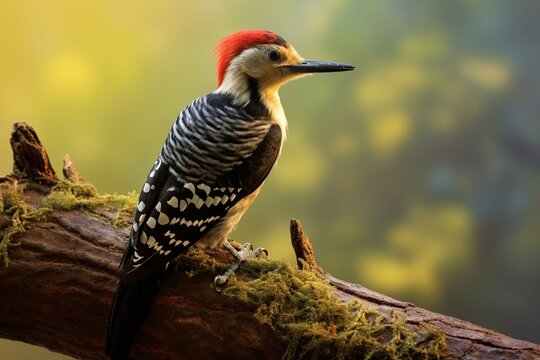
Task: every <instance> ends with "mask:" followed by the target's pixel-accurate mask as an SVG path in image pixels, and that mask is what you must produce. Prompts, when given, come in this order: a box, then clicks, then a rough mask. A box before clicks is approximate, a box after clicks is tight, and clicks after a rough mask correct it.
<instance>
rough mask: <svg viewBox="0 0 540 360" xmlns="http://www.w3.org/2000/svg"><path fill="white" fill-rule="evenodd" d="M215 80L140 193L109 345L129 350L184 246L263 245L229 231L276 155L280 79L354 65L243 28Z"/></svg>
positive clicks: (220, 49) (220, 56)
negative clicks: (304, 53) (234, 240)
mask: <svg viewBox="0 0 540 360" xmlns="http://www.w3.org/2000/svg"><path fill="white" fill-rule="evenodd" d="M215 54H216V56H217V80H218V87H217V89H216V90H215V91H213V92H211V93H209V94H207V95H205V96H202V97H199V98H197V99H195V100H193V101H192V102H191V103H190V104H189V105H188V106H187V107H186V108H185V109H184V110H183V111H182V112H181V113H180V114H179V115H178V116H177V117H176V120H175V121H174V123H173V125H172V128H171V130H170V132H169V134H168V136H167V138H166V140H165V144H164V145H163V147H162V149H161V151H160V153H159V156H158V158H157V160H156V161H155V163H154V164H153V166H152V168H151V170H150V172H149V174H148V176H147V178H146V181H145V183H144V185H143V187H142V190H141V193H140V195H139V199H138V203H137V208H136V210H135V214H134V218H133V222H132V224H131V230H130V240H129V242H128V244H127V247H126V249H125V252H124V255H123V257H122V260H121V262H120V266H119V275H120V280H119V282H118V287H117V291H116V295H115V298H114V301H113V305H112V308H111V313H110V317H109V328H108V333H107V343H106V353H107V356H108V358H109V359H111V360H123V359H128V358H129V353H130V349H131V346H132V342H133V340H134V337H135V334H136V333H137V331H138V329H139V327H140V326H141V325H142V323H143V322H144V319H145V317H146V315H147V313H148V311H149V309H150V307H151V305H152V299H153V297H154V296H155V295H156V294H157V292H158V289H159V283H160V281H161V280H162V279H163V277H164V276H165V274H166V270H167V267H168V265H169V263H170V262H171V261H173V260H174V259H175V258H176V257H177V256H178V255H179V254H181V253H183V252H185V251H186V250H187V249H189V248H190V247H191V246H193V245H195V244H197V245H198V246H209V247H215V246H220V245H222V246H225V247H226V248H227V249H228V250H229V251H230V252H231V253H232V254H233V255H234V257H235V258H236V259H237V260H236V262H235V263H234V264H233V265H232V266H231V268H230V269H229V270H227V272H226V273H225V274H223V275H220V276H216V279H215V285H216V286H220V285H223V284H224V283H226V281H227V278H228V276H229V275H230V274H231V273H232V272H233V271H234V270H235V269H236V268H237V267H238V266H239V264H240V263H241V262H242V261H244V260H245V259H247V258H249V257H253V256H258V255H260V254H261V253H264V252H266V250H265V249H263V248H258V249H256V250H254V251H250V249H251V246H250V244H249V243H246V244H244V246H243V247H242V249H241V250H240V251H237V250H236V249H235V248H234V247H233V246H232V245H231V244H230V243H229V242H228V235H229V233H230V232H231V231H232V230H233V229H234V228H235V227H236V225H237V224H238V222H239V221H240V218H241V217H242V215H243V214H244V213H245V211H246V210H247V209H248V208H249V206H250V205H251V204H252V203H253V201H254V200H255V198H256V197H257V195H258V194H259V192H260V190H261V187H262V186H263V183H264V182H265V179H266V177H267V176H268V174H269V172H270V171H271V170H272V168H273V166H274V164H275V163H276V161H277V160H278V158H279V157H280V154H281V150H282V146H283V142H284V140H285V138H286V133H287V120H286V117H285V113H284V111H283V107H282V105H281V101H280V97H279V94H278V90H279V88H280V87H281V86H282V85H284V84H285V83H287V82H289V81H291V80H294V79H297V78H300V77H302V76H305V75H308V74H311V73H319V72H339V71H349V70H353V69H354V66H352V65H347V64H341V63H336V62H328V61H317V60H306V59H304V58H303V57H301V56H300V55H299V54H298V52H297V51H296V50H295V48H294V47H293V46H292V45H291V44H290V43H289V42H287V41H286V40H284V39H283V38H282V37H281V36H279V35H278V34H276V33H274V32H272V31H268V30H258V29H257V30H242V31H238V32H235V33H233V34H231V35H229V36H227V37H225V38H224V39H222V40H221V41H220V42H219V43H218V45H217V46H216V48H215Z"/></svg>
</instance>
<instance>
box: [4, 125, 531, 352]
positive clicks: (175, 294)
mask: <svg viewBox="0 0 540 360" xmlns="http://www.w3.org/2000/svg"><path fill="white" fill-rule="evenodd" d="M30 129H31V128H30V127H29V126H27V125H25V124H15V125H14V132H13V134H14V135H13V136H12V145H13V143H15V146H13V150H14V152H15V153H16V154H14V158H15V159H17V160H16V162H15V171H14V174H15V175H16V177H17V178H18V179H17V180H14V178H13V176H12V177H6V178H4V179H3V181H4V182H7V181H18V182H20V183H23V184H24V188H25V191H24V200H25V202H26V203H27V204H28V205H29V206H30V207H32V208H37V207H39V205H40V203H41V201H42V198H43V196H44V195H46V194H47V193H48V192H49V191H50V185H51V184H53V183H55V182H56V181H57V178H56V175H55V173H54V170H52V167H51V166H50V163H49V162H48V157H47V156H46V152H45V151H44V150H43V148H42V146H41V144H40V143H39V140H38V138H37V136H36V135H35V132H33V130H32V131H30ZM28 146H29V147H30V148H31V149H32V151H31V152H30V153H31V154H32V156H31V158H28V157H25V155H24V153H25V152H27V153H28V151H25V150H24V149H27V147H28ZM36 155H38V156H36ZM45 160H46V161H45ZM17 164H24V166H23V168H22V169H21V168H18V167H17V166H18V165H17ZM29 164H33V165H32V166H29ZM77 178H79V175H78V174H77ZM0 195H1V194H0ZM0 199H1V197H0ZM4 210H5V209H4ZM98 215H99V216H96V213H95V212H94V213H89V212H87V211H82V210H69V211H60V210H53V211H52V212H51V213H49V214H48V215H47V217H46V218H45V219H44V220H40V221H32V222H31V223H28V224H27V226H26V230H25V231H24V232H23V233H20V234H17V236H16V237H15V239H16V240H17V241H18V242H19V243H20V246H17V247H10V249H9V257H10V263H9V266H7V267H4V268H0V294H1V302H0V337H3V338H8V339H13V340H20V341H24V342H27V343H32V344H36V345H40V346H44V347H47V348H49V349H51V350H53V351H57V352H60V353H63V354H67V355H71V356H73V357H76V358H82V359H103V358H104V346H105V345H104V343H105V334H106V330H107V319H108V315H109V310H110V306H111V302H112V299H113V296H114V292H115V290H116V284H117V281H118V276H117V272H116V268H117V265H118V263H119V261H120V258H121V255H122V250H123V249H124V247H125V246H126V244H127V239H128V229H127V228H126V227H122V228H116V227H115V226H114V225H113V224H112V222H111V221H110V218H111V217H112V213H111V210H110V209H107V208H106V207H103V208H102V209H101V210H100V211H99V212H98ZM13 216H14V215H13V214H9V213H7V212H6V211H3V212H0V235H1V236H3V235H5V234H6V232H7V230H8V228H9V226H10V225H11V224H12V221H13ZM291 238H292V241H293V246H294V249H295V251H296V255H297V258H298V259H299V260H298V262H299V266H304V265H303V264H307V265H309V267H310V268H314V267H317V266H316V263H315V256H314V253H313V248H312V246H311V243H310V241H309V239H308V237H307V236H306V235H305V234H304V233H303V231H302V228H301V225H300V223H299V222H298V221H292V222H291ZM12 240H13V239H12ZM211 255H212V256H213V257H215V258H216V259H217V260H218V261H221V262H229V261H231V260H232V258H231V257H230V255H229V254H228V252H226V251H223V250H220V249H218V250H213V251H212V253H211ZM300 259H301V260H300ZM317 268H318V267H317ZM318 269H319V270H318V271H319V272H320V273H321V274H324V276H326V277H327V278H328V280H329V281H330V283H331V284H332V285H333V286H334V287H335V291H336V294H337V295H338V299H339V300H337V301H344V302H348V301H351V300H358V301H360V302H362V303H363V304H365V305H366V306H367V307H370V308H376V309H377V310H378V311H380V312H381V313H384V314H391V313H398V314H401V315H403V316H404V318H405V322H406V325H407V328H408V329H410V330H411V331H424V330H425V329H426V328H430V329H434V330H436V331H439V332H441V333H442V334H443V335H444V337H445V339H446V343H447V349H446V350H445V354H444V355H443V356H442V357H444V358H449V359H503V358H504V359H538V358H540V346H539V345H536V344H533V343H529V342H526V341H521V340H516V339H513V338H510V337H507V336H505V335H502V334H499V333H496V332H494V331H491V330H488V329H485V328H482V327H480V326H477V325H474V324H471V323H469V322H466V321H463V320H459V319H455V318H452V317H448V316H445V315H442V314H437V313H433V312H430V311H428V310H424V309H421V308H419V307H416V306H414V305H413V304H410V303H406V302H402V301H398V300H395V299H392V298H390V297H388V296H385V295H383V294H379V293H376V292H374V291H371V290H369V289H367V288H365V287H362V286H360V285H356V284H351V283H348V282H346V281H343V280H340V279H336V278H334V277H332V276H331V275H329V274H326V273H324V271H323V270H322V269H320V268H318ZM214 275H215V274H212V272H201V273H199V274H197V275H195V276H190V274H188V273H186V272H180V271H173V272H170V274H169V275H168V276H167V277H166V278H165V280H164V281H163V283H162V284H161V288H160V292H159V294H158V295H157V297H156V298H155V302H154V306H153V307H152V309H151V312H150V314H149V315H148V318H147V321H146V322H145V323H144V325H143V327H142V328H141V330H140V331H139V333H138V335H137V337H136V339H135V342H134V346H133V349H132V350H133V351H132V356H133V358H134V359H225V358H235V359H253V358H262V359H279V358H281V357H282V355H283V353H284V351H285V349H286V347H287V344H288V339H287V338H284V337H283V336H281V335H280V334H279V333H278V332H277V331H276V330H275V329H273V328H271V327H270V326H268V325H263V324H261V323H259V321H258V320H257V319H256V318H255V317H254V311H255V308H256V307H255V306H253V305H250V304H248V303H244V302H240V301H238V300H236V299H234V298H233V297H228V296H224V295H222V294H220V293H218V292H216V291H215V290H214V289H213V287H212V282H213V276H214ZM311 356H313V354H311Z"/></svg>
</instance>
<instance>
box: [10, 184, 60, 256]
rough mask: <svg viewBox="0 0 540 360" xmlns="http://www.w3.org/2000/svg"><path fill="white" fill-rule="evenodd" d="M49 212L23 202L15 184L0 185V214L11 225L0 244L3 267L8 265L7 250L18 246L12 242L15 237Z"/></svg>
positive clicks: (17, 243)
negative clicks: (6, 218) (29, 224)
mask: <svg viewBox="0 0 540 360" xmlns="http://www.w3.org/2000/svg"><path fill="white" fill-rule="evenodd" d="M50 211H51V210H50V209H47V208H37V209H35V208H33V207H31V206H29V205H28V204H27V203H26V202H25V201H24V197H23V194H22V190H21V189H20V187H19V185H18V183H17V182H13V183H11V182H6V183H1V184H0V214H5V215H8V216H10V217H11V224H10V225H9V226H8V227H7V229H6V230H5V231H4V236H3V237H2V241H1V242H0V261H1V262H2V264H3V265H4V266H8V265H9V256H8V249H9V248H10V247H13V246H19V245H20V243H19V242H18V241H15V240H14V237H15V235H17V234H20V233H22V232H24V231H25V228H26V225H27V223H28V222H30V221H37V220H43V219H45V218H46V217H47V214H49V212H50Z"/></svg>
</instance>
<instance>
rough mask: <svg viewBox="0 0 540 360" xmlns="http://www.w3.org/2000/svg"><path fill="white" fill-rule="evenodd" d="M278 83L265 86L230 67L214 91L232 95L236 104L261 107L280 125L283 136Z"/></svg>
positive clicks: (283, 117) (284, 126) (283, 113)
mask: <svg viewBox="0 0 540 360" xmlns="http://www.w3.org/2000/svg"><path fill="white" fill-rule="evenodd" d="M279 87H280V84H276V85H270V86H266V85H265V84H260V83H259V82H258V81H257V80H255V79H253V78H251V77H249V76H248V75H246V74H245V73H244V72H243V71H241V69H240V68H236V67H232V68H231V67H230V68H229V69H228V71H227V73H226V74H225V77H224V79H223V82H222V83H221V85H220V86H219V88H218V89H217V90H216V91H215V92H216V93H224V94H225V93H226V94H229V95H232V96H233V98H234V102H235V104H236V105H238V106H257V107H263V108H264V109H265V110H266V112H268V115H269V120H271V121H272V122H275V123H276V124H278V125H279V126H280V127H281V130H282V132H283V137H284V136H285V134H286V130H287V118H286V117H285V112H284V111H283V106H281V100H280V98H279V92H278V91H279Z"/></svg>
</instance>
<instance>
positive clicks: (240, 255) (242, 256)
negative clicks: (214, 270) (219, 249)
mask: <svg viewBox="0 0 540 360" xmlns="http://www.w3.org/2000/svg"><path fill="white" fill-rule="evenodd" d="M224 245H225V248H226V249H227V250H228V251H229V252H230V253H231V254H232V255H233V256H234V257H235V258H236V260H235V261H234V262H233V263H232V264H231V266H229V268H228V269H227V271H225V272H224V273H223V275H218V276H216V277H215V278H214V288H215V289H216V291H218V292H221V290H222V286H223V285H225V284H226V283H227V281H229V277H230V276H231V275H232V274H234V272H235V271H236V269H238V267H239V266H240V265H241V264H242V263H243V262H244V261H246V260H248V259H251V258H253V257H259V256H261V254H264V256H268V250H266V249H265V248H262V247H260V248H257V249H255V250H253V251H249V252H248V250H251V249H253V247H252V246H251V244H250V243H245V244H244V245H243V246H242V248H241V249H240V250H238V251H237V250H236V249H235V248H234V247H233V246H232V245H231V243H229V242H228V241H225V243H224Z"/></svg>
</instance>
